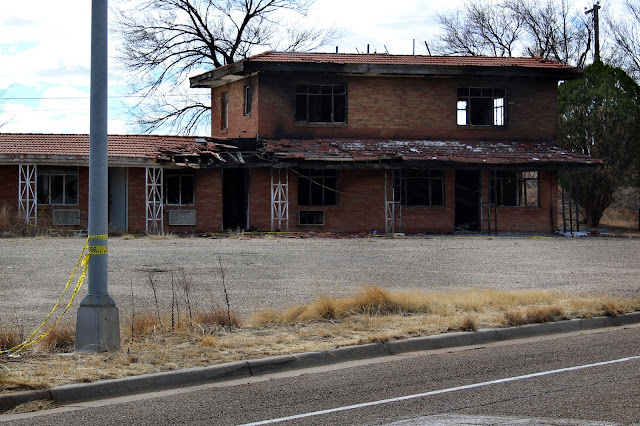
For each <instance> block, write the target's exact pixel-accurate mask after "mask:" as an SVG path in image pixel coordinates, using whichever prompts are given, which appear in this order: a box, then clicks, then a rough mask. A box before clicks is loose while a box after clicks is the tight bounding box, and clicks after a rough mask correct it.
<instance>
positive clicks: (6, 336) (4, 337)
mask: <svg viewBox="0 0 640 426" xmlns="http://www.w3.org/2000/svg"><path fill="white" fill-rule="evenodd" d="M24 338H25V336H24V330H23V329H17V328H7V327H2V326H0V351H6V350H8V349H11V348H13V347H16V346H18V345H19V344H20V343H22V342H23V341H24Z"/></svg>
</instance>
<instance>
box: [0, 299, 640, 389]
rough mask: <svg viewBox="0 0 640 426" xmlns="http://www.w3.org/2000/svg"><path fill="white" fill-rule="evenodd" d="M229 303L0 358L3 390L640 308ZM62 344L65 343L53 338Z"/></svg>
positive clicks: (611, 302) (586, 302) (570, 303)
mask: <svg viewBox="0 0 640 426" xmlns="http://www.w3.org/2000/svg"><path fill="white" fill-rule="evenodd" d="M158 306H159V305H158ZM163 306H166V305H163ZM183 307H184V304H183ZM227 308H228V307H227V306H223V307H221V308H220V307H219V308H214V309H211V310H196V309H195V308H194V310H193V315H192V312H191V310H189V309H182V310H181V311H180V315H178V314H177V309H174V312H173V313H174V315H173V316H172V315H166V314H163V312H162V311H160V310H159V309H156V308H155V307H154V308H152V309H150V312H149V313H144V312H141V313H138V312H136V313H135V315H132V320H133V323H129V330H132V331H131V336H127V335H126V333H127V332H126V331H124V330H127V327H123V328H122V331H123V332H122V338H123V342H122V350H121V351H118V352H112V353H106V354H90V355H87V354H83V355H79V354H69V355H65V356H58V355H54V354H52V352H50V351H55V352H59V351H60V350H65V349H60V347H61V346H58V343H55V344H52V343H47V342H46V341H44V339H43V341H42V342H39V343H38V344H37V345H34V346H33V347H31V348H27V349H25V351H23V352H22V353H20V354H19V356H18V358H11V359H8V358H7V357H2V356H0V392H3V391H7V390H15V389H16V388H20V385H21V384H23V385H24V386H23V387H22V388H26V387H28V386H31V387H33V386H39V387H42V386H44V385H46V386H57V385H61V384H68V383H78V382H83V381H95V380H105V379H113V378H119V377H125V376H131V375H138V374H145V373H153V372H158V371H167V370H174V369H178V368H187V367H199V366H207V365H212V364H217V363H222V362H230V361H237V360H244V359H250V358H260V357H264V356H274V355H284V354H292V353H301V352H308V351H323V350H329V349H333V348H336V347H340V346H347V345H356V344H363V343H371V342H386V341H390V340H396V339H402V338H410V337H418V336H427V335H433V334H439V333H445V332H447V331H450V330H464V331H473V330H477V329H480V328H495V327H505V326H513V325H523V324H530V323H534V322H546V321H557V320H559V319H564V318H584V317H589V316H599V315H607V314H608V315H618V314H621V313H625V312H633V311H640V298H635V299H624V298H616V297H612V296H603V295H595V296H594V295H578V296H570V295H567V294H564V293H559V292H549V291H541V290H538V291H531V290H526V291H511V292H503V291H496V290H468V291H456V292H444V293H435V292H431V293H427V292H425V293H420V292H411V293H396V292H390V291H386V290H383V289H380V288H378V287H366V288H362V289H361V290H360V291H358V292H356V293H355V294H354V295H353V296H351V297H343V298H338V297H330V296H325V297H321V298H318V299H317V300H315V301H312V302H311V303H309V304H307V305H298V306H293V307H291V308H288V309H283V310H280V311H277V310H265V311H261V312H258V313H256V314H255V315H253V316H252V317H251V318H250V319H249V321H247V322H246V323H244V324H243V323H241V322H240V319H239V318H238V316H237V314H235V313H233V312H232V314H233V316H232V318H233V320H232V321H233V324H234V325H233V327H232V328H231V329H230V328H229V327H227V325H228V322H229V310H228V309H227ZM60 334H61V335H63V334H64V333H63V332H62V331H60ZM52 339H53V337H52ZM19 340H21V339H19ZM58 341H65V339H64V338H60V339H55V342H58ZM66 341H67V342H70V341H71V339H69V338H67V339H66ZM18 343H19V341H18ZM56 348H57V349H56ZM12 383H13V384H12Z"/></svg>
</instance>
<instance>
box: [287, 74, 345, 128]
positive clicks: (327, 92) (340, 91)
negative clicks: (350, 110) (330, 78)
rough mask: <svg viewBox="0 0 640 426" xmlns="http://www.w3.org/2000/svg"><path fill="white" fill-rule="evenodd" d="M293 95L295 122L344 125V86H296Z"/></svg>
mask: <svg viewBox="0 0 640 426" xmlns="http://www.w3.org/2000/svg"><path fill="white" fill-rule="evenodd" d="M295 93H296V97H295V102H296V106H295V109H296V121H297V122H301V123H346V121H347V86H346V85H344V84H296V86H295Z"/></svg>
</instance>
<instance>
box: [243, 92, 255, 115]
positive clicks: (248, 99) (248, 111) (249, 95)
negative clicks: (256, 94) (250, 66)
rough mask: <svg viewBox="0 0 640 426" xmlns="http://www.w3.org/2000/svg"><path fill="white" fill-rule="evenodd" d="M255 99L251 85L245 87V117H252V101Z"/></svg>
mask: <svg viewBox="0 0 640 426" xmlns="http://www.w3.org/2000/svg"><path fill="white" fill-rule="evenodd" d="M252 98H253V89H252V88H251V86H250V85H246V86H244V115H251V100H252Z"/></svg>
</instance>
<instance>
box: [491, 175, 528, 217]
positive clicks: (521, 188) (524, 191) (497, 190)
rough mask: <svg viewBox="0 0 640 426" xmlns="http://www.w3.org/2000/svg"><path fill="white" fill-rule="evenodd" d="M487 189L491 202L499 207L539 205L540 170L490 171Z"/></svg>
mask: <svg viewBox="0 0 640 426" xmlns="http://www.w3.org/2000/svg"><path fill="white" fill-rule="evenodd" d="M496 184H497V186H496ZM489 191H490V193H489V198H490V200H491V204H497V205H498V206H499V207H533V208H535V207H540V172H539V171H537V170H527V171H507V170H498V171H492V172H491V173H490V174H489ZM496 196H497V203H496Z"/></svg>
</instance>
